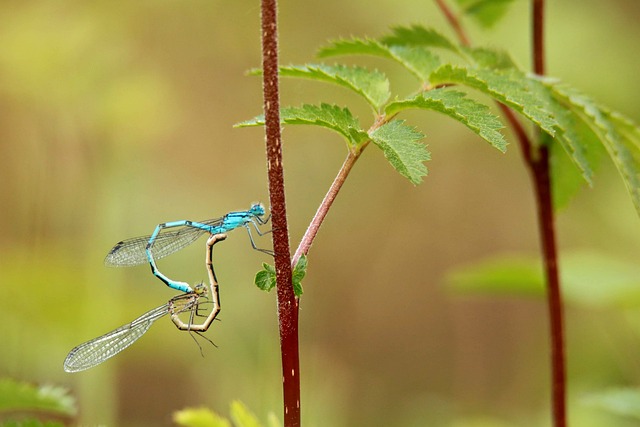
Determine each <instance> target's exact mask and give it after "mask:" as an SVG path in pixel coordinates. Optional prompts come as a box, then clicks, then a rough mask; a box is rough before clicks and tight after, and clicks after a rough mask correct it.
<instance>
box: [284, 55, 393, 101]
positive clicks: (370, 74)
mask: <svg viewBox="0 0 640 427" xmlns="http://www.w3.org/2000/svg"><path fill="white" fill-rule="evenodd" d="M280 75H281V76H283V77H298V78H307V79H312V80H318V81H323V82H328V83H334V84H337V85H339V86H343V87H346V88H348V89H351V90H352V91H354V92H355V93H357V94H358V95H360V96H362V97H364V98H365V100H366V101H367V102H368V103H369V104H370V105H371V106H372V107H373V109H374V110H375V111H378V110H380V108H381V107H382V105H384V103H385V102H387V100H388V99H389V97H390V96H391V94H390V92H389V80H387V77H386V76H385V75H384V74H383V73H382V72H380V71H377V70H373V71H371V70H368V69H366V68H363V67H348V66H345V65H324V64H317V65H300V66H295V65H291V66H287V67H280Z"/></svg>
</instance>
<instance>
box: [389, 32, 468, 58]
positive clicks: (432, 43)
mask: <svg viewBox="0 0 640 427" xmlns="http://www.w3.org/2000/svg"><path fill="white" fill-rule="evenodd" d="M391 32H392V33H391V35H389V36H385V37H382V38H381V39H380V41H382V43H384V44H386V45H397V46H425V47H437V48H442V49H446V50H450V51H452V52H456V53H459V50H458V46H457V45H456V44H455V43H453V42H452V41H450V40H449V39H448V38H446V37H445V36H443V35H442V34H440V33H439V32H437V31H436V30H434V29H431V28H425V27H422V26H420V25H412V26H411V27H403V26H399V27H394V28H392V29H391Z"/></svg>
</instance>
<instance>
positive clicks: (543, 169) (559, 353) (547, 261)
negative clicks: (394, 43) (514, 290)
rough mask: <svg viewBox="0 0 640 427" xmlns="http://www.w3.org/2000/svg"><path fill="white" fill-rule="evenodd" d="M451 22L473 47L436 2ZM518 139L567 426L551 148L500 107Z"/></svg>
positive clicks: (557, 404)
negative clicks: (529, 184) (531, 196)
mask: <svg viewBox="0 0 640 427" xmlns="http://www.w3.org/2000/svg"><path fill="white" fill-rule="evenodd" d="M435 1H436V3H437V4H438V6H439V7H440V9H441V10H442V12H443V13H444V15H445V16H446V17H447V19H448V20H449V23H450V24H451V26H452V27H453V29H454V31H455V32H456V33H457V34H458V37H459V39H460V41H461V43H462V44H464V45H469V40H468V38H467V37H466V34H465V33H464V31H463V30H462V26H461V25H460V22H459V20H458V19H457V17H456V16H455V15H454V14H453V13H452V11H451V10H450V9H449V7H448V6H447V5H446V3H445V2H444V0H435ZM531 16H532V38H533V43H532V49H531V50H532V62H533V71H534V72H535V73H536V74H538V75H544V74H545V55H544V53H545V51H544V0H532V13H531ZM499 106H500V108H501V109H502V111H503V113H504V115H505V117H506V118H507V120H508V121H509V124H510V125H511V127H512V128H513V131H514V133H515V135H516V138H517V139H518V143H519V145H520V149H521V151H522V155H523V158H524V161H525V164H526V165H527V167H528V168H529V170H530V172H531V176H532V180H533V184H534V190H535V195H536V205H537V209H538V226H539V229H540V241H541V247H542V254H543V259H544V270H545V277H546V282H547V307H548V311H549V330H550V341H551V377H552V398H551V400H552V402H551V403H552V407H553V425H554V427H566V425H567V411H566V382H567V378H566V357H565V340H564V313H563V307H564V304H563V301H562V294H561V290H560V274H559V270H558V252H557V243H556V230H555V216H554V212H553V197H552V190H551V178H550V163H549V147H548V146H547V145H545V144H543V142H542V141H541V140H540V138H541V133H540V130H539V129H536V130H535V137H536V140H537V141H538V144H536V145H535V146H534V145H533V143H532V140H531V138H530V137H529V136H528V135H527V132H526V131H525V129H524V127H523V126H522V123H521V122H520V121H519V120H518V118H517V117H516V116H515V114H514V113H513V111H511V110H510V109H509V108H508V107H507V106H505V105H502V104H499Z"/></svg>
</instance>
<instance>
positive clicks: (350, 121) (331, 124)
mask: <svg viewBox="0 0 640 427" xmlns="http://www.w3.org/2000/svg"><path fill="white" fill-rule="evenodd" d="M280 120H281V122H282V123H284V124H289V125H315V126H322V127H325V128H327V129H331V130H333V131H335V132H338V133H339V134H340V135H342V136H344V137H345V138H346V140H347V144H349V145H351V146H355V145H359V144H361V143H363V142H364V141H367V140H368V139H369V136H368V135H367V132H366V131H364V130H363V129H361V128H360V124H359V123H358V119H356V118H355V117H353V115H352V114H351V112H350V111H349V110H348V109H347V108H340V107H338V106H337V105H329V104H321V105H319V106H318V105H309V104H305V105H303V106H301V107H284V108H282V109H281V111H280ZM235 126H236V127H247V126H264V115H260V116H257V117H255V118H253V119H251V120H247V121H244V122H241V123H238V124H236V125H235Z"/></svg>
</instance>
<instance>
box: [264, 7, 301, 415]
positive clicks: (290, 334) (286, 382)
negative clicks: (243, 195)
mask: <svg viewBox="0 0 640 427" xmlns="http://www.w3.org/2000/svg"><path fill="white" fill-rule="evenodd" d="M261 9H262V15H261V16H262V69H263V91H264V115H265V128H266V145H267V170H268V175H269V201H270V204H271V215H272V223H273V249H274V252H275V266H276V289H277V294H278V323H279V332H280V352H281V358H282V390H283V403H284V425H285V427H297V426H300V355H299V346H298V300H297V298H296V297H295V295H294V293H293V285H292V278H291V264H290V259H291V250H290V248H289V233H288V227H287V211H286V203H285V193H284V173H283V167H282V140H281V132H280V97H279V93H278V26H277V24H278V21H277V4H276V0H262V4H261Z"/></svg>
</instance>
